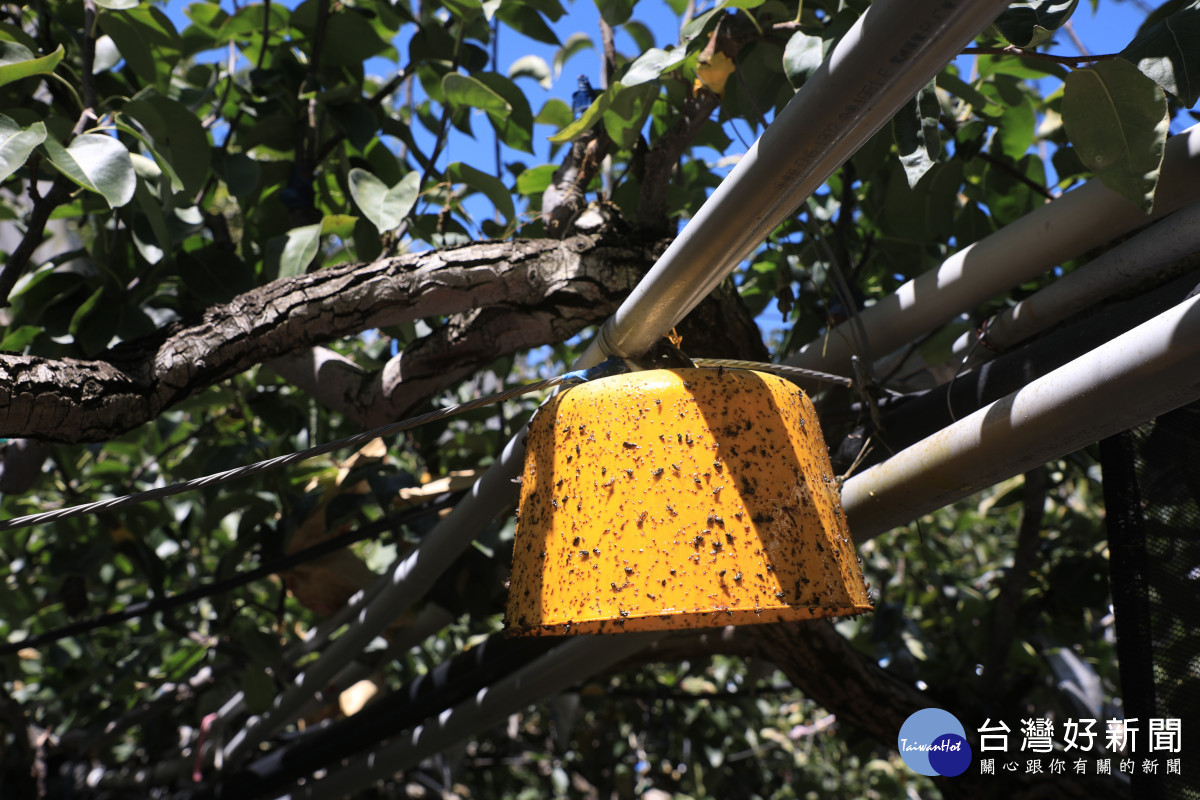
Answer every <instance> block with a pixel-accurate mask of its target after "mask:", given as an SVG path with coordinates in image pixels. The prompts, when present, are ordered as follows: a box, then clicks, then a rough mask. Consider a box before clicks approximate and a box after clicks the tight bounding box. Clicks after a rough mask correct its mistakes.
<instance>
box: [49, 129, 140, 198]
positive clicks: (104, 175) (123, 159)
mask: <svg viewBox="0 0 1200 800" xmlns="http://www.w3.org/2000/svg"><path fill="white" fill-rule="evenodd" d="M43 146H44V147H45V148H46V152H47V154H48V155H49V156H50V161H51V163H53V164H54V166H55V167H57V168H58V171H59V172H61V173H62V174H63V175H66V176H67V177H68V178H70V179H71V180H72V181H74V182H75V183H77V184H79V185H80V186H82V187H83V188H85V189H87V190H89V191H93V192H96V193H97V194H100V195H102V196H103V197H104V199H105V201H107V202H108V204H109V206H111V207H112V208H118V207H120V206H123V205H125V204H126V203H128V202H129V201H130V200H132V199H133V190H134V187H135V186H136V185H137V174H136V173H135V172H134V171H133V162H132V161H131V160H130V158H129V151H128V150H127V149H125V145H123V144H121V142H120V141H119V140H117V139H116V138H114V137H112V136H104V135H102V134H98V133H85V134H83V135H81V136H76V137H75V138H74V139H73V140H72V141H71V144H70V145H69V146H67V147H65V148H64V147H63V146H62V145H61V144H59V143H58V140H57V139H55V138H54V137H53V136H48V137H46V140H45V142H44V143H43Z"/></svg>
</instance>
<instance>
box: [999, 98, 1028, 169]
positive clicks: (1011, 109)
mask: <svg viewBox="0 0 1200 800" xmlns="http://www.w3.org/2000/svg"><path fill="white" fill-rule="evenodd" d="M1036 126H1037V109H1036V108H1035V107H1034V105H1033V100H1032V99H1031V98H1030V97H1029V96H1028V95H1024V94H1023V95H1021V97H1020V99H1019V100H1017V101H1016V102H1010V103H1008V105H1007V106H1005V108H1004V113H1003V114H1002V115H1001V116H1000V118H999V122H998V125H997V128H996V137H995V141H996V142H997V143H998V144H999V145H1000V150H1001V152H1003V153H1004V155H1006V156H1008V157H1009V158H1011V159H1012V160H1013V161H1019V160H1020V159H1021V157H1022V156H1024V155H1025V153H1026V151H1028V150H1029V148H1030V146H1031V145H1032V144H1033V137H1034V131H1035V129H1036Z"/></svg>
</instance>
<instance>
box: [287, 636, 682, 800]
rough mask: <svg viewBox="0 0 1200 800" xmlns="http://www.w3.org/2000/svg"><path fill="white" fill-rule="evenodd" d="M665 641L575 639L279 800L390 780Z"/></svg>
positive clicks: (312, 798)
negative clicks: (434, 755) (476, 734)
mask: <svg viewBox="0 0 1200 800" xmlns="http://www.w3.org/2000/svg"><path fill="white" fill-rule="evenodd" d="M661 636H662V634H661V633H658V632H651V633H621V634H610V635H606V636H576V637H573V638H571V639H570V640H568V641H566V642H564V643H563V644H562V645H561V646H559V647H556V648H554V649H553V650H551V651H550V652H548V653H545V654H544V655H542V656H541V657H539V658H537V659H536V660H534V661H532V662H530V663H529V664H528V665H527V666H525V667H524V668H523V669H521V670H518V671H517V672H514V673H513V674H512V675H509V676H508V677H506V678H504V679H502V680H500V681H497V682H496V683H495V684H494V685H492V686H489V687H487V688H485V689H482V690H480V691H479V692H478V693H477V694H476V695H475V697H473V698H471V699H470V700H466V701H464V702H462V703H460V704H459V705H457V706H455V707H454V708H451V709H447V710H446V711H443V712H442V713H441V714H439V715H437V716H436V717H431V718H430V719H428V720H426V721H425V723H424V724H423V725H420V726H418V727H416V728H414V729H413V730H412V731H409V732H407V733H405V734H402V735H400V736H397V737H396V738H395V739H392V740H390V741H388V742H384V743H381V744H380V745H379V746H378V747H375V748H373V749H372V750H370V751H369V752H367V753H363V754H361V755H358V756H356V757H354V758H352V759H350V762H349V763H348V764H347V765H346V766H344V767H342V768H341V769H338V770H336V771H334V772H331V773H330V774H328V775H327V776H325V777H324V778H322V779H320V780H312V779H309V780H307V781H306V782H305V783H304V784H303V785H300V786H296V787H294V788H293V789H292V791H291V792H290V793H288V794H285V795H282V796H281V797H284V798H288V800H300V799H301V798H304V799H305V800H321V799H323V798H329V800H332V799H333V798H339V797H343V796H345V795H346V794H349V793H352V792H355V791H357V790H359V789H361V788H362V787H364V786H368V785H370V784H371V783H373V782H375V781H378V780H384V779H386V778H389V777H391V776H392V775H395V774H396V773H397V772H399V771H401V770H403V769H407V768H408V767H410V766H412V765H414V764H417V763H419V762H420V761H421V759H423V758H426V757H428V756H430V755H433V754H434V753H437V752H439V751H441V750H444V749H446V748H447V747H450V746H451V745H453V744H455V743H456V742H459V741H461V740H463V739H465V738H467V737H468V736H472V735H474V734H475V733H478V732H479V731H481V730H483V729H485V728H489V727H491V726H493V725H498V724H500V723H502V722H503V721H504V720H505V719H507V718H508V717H509V716H510V715H512V714H515V713H517V712H518V711H520V710H521V709H523V708H525V707H526V706H528V705H530V704H532V703H536V702H537V701H538V700H541V699H543V698H546V697H549V696H550V695H553V694H556V693H558V692H560V691H562V690H563V689H566V688H567V687H569V686H572V685H574V684H575V683H578V682H579V681H581V680H583V679H585V678H587V677H588V676H590V675H594V674H595V673H597V672H599V671H601V670H603V669H607V668H608V667H611V666H612V665H613V664H616V663H617V662H619V661H621V660H623V659H625V658H628V657H630V656H632V655H633V654H634V653H636V652H638V651H639V650H641V649H643V648H645V647H648V646H649V645H650V644H652V643H653V642H655V641H656V640H657V639H659V638H660V637H661Z"/></svg>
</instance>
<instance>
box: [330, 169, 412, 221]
mask: <svg viewBox="0 0 1200 800" xmlns="http://www.w3.org/2000/svg"><path fill="white" fill-rule="evenodd" d="M347 178H348V180H349V183H350V196H351V197H353V198H354V203H355V205H357V206H358V208H359V210H361V211H362V212H363V216H365V217H366V218H367V219H369V220H371V222H373V223H374V224H375V227H376V228H378V229H379V232H380V233H387V232H389V231H393V230H395V229H396V228H398V227H400V223H402V222H404V218H405V217H407V216H408V212H410V211H412V207H413V206H414V205H415V204H416V202H417V195H418V194H419V193H420V188H421V174H420V173H419V172H416V171H413V172H410V173H408V174H407V175H405V176H404V178H403V179H401V181H400V182H399V183H397V184H396V185H395V186H392V187H390V188H389V187H388V186H386V185H385V184H384V183H383V181H381V180H379V178H376V177H375V176H374V175H372V174H371V173H369V172H367V171H366V170H364V169H358V168H357V167H356V168H355V169H352V170H350V174H349V175H348V176H347Z"/></svg>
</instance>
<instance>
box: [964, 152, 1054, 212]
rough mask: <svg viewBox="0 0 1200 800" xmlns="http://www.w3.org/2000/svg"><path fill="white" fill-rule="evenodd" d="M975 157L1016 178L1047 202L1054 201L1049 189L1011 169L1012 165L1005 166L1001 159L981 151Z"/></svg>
mask: <svg viewBox="0 0 1200 800" xmlns="http://www.w3.org/2000/svg"><path fill="white" fill-rule="evenodd" d="M977 155H978V156H979V157H980V158H982V159H983V160H984V161H986V162H988V163H989V164H991V165H992V166H994V167H996V168H997V169H999V170H1001V171H1002V172H1006V173H1008V174H1009V175H1011V176H1013V177H1014V178H1016V179H1017V180H1019V181H1020V182H1021V183H1023V184H1025V185H1026V186H1028V187H1029V188H1030V189H1033V190H1034V191H1035V192H1037V193H1038V194H1040V195H1041V196H1042V197H1044V198H1046V199H1047V200H1054V199H1055V197H1054V193H1053V192H1051V191H1050V190H1049V189H1047V188H1046V187H1045V186H1042V185H1041V184H1040V183H1038V182H1037V181H1035V180H1033V179H1032V178H1030V177H1029V176H1028V175H1026V174H1024V173H1023V172H1021V170H1019V169H1016V168H1015V167H1013V165H1012V164H1007V163H1005V162H1004V160H1003V159H1000V158H996V157H995V156H994V155H992V154H991V153H985V152H983V151H982V150H981V151H980V152H979V153H978V154H977Z"/></svg>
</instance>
